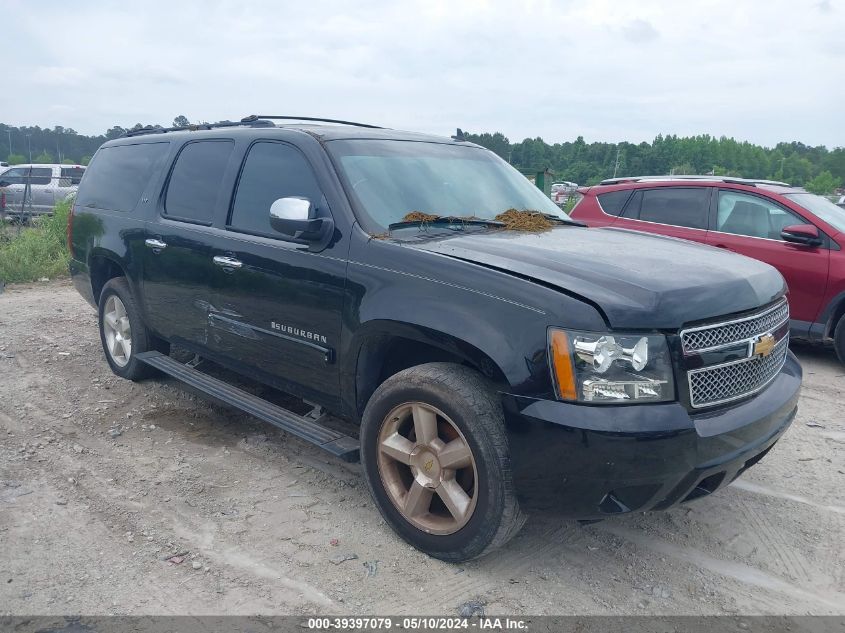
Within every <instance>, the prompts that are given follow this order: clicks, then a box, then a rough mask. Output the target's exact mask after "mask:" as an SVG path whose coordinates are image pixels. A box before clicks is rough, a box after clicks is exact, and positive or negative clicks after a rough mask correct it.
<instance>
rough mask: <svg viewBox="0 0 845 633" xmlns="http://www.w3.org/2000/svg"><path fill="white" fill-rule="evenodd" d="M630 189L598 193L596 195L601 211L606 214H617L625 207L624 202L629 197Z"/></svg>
mask: <svg viewBox="0 0 845 633" xmlns="http://www.w3.org/2000/svg"><path fill="white" fill-rule="evenodd" d="M631 193H632V190H631V189H623V190H622V191H608V192H607V193H600V194H599V195H597V196H596V197H597V198H598V200H599V206H601V209H602V211H604V212H605V213H607V214H608V215H619V214H621V213H622V209H624V208H625V203H626V202H628V198H630V197H631Z"/></svg>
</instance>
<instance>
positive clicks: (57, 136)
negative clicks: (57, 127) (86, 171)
mask: <svg viewBox="0 0 845 633" xmlns="http://www.w3.org/2000/svg"><path fill="white" fill-rule="evenodd" d="M59 134H60V132H59V133H56V156H58V158H59V160H58V161H57V162H59V163H61V162H62V150H60V149H59Z"/></svg>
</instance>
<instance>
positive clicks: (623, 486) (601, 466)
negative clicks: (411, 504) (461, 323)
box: [504, 352, 801, 519]
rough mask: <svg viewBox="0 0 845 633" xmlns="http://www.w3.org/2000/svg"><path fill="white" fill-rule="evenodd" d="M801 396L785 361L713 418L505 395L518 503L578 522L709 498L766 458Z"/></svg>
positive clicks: (669, 408) (796, 372) (791, 359)
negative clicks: (767, 379)
mask: <svg viewBox="0 0 845 633" xmlns="http://www.w3.org/2000/svg"><path fill="white" fill-rule="evenodd" d="M800 391H801V366H800V365H799V364H798V360H797V359H796V358H795V356H794V355H793V354H792V352H789V353H788V355H787V359H786V362H785V364H784V366H783V369H781V371H780V373H779V374H778V375H777V377H776V378H775V379H774V380H773V381H772V382H771V384H769V386H768V387H766V388H765V389H764V390H763V391H761V392H759V393H758V394H756V395H755V396H753V397H751V398H749V399H748V400H745V401H742V402H740V403H738V404H734V405H732V406H725V407H722V408H719V409H717V410H714V411H704V412H692V413H691V412H690V411H688V410H687V409H685V408H684V407H683V406H682V405H680V404H679V403H677V402H673V403H666V404H652V405H628V406H612V405H596V406H586V405H581V404H570V403H565V402H556V401H551V400H537V399H533V398H525V397H521V396H514V395H506V396H505V397H504V405H505V416H506V420H507V427H508V435H509V443H510V451H511V461H512V468H513V472H514V480H515V483H516V486H517V493H518V495H519V497H520V500H521V502H522V503H523V505H525V506H527V507H528V508H532V507H533V508H537V509H542V510H543V511H545V512H553V513H555V514H559V515H561V516H565V517H570V518H578V519H599V518H605V517H607V516H609V515H613V514H620V513H624V512H632V511H646V510H663V509H666V508H669V507H671V506H673V505H675V504H677V503H681V502H684V501H689V500H691V499H695V498H697V497H701V496H704V495H707V494H710V493H711V492H714V491H715V490H717V489H719V488H720V487H722V486H725V485H727V484H729V483H730V482H731V481H733V480H734V479H736V477H738V476H739V475H740V474H741V473H742V472H744V471H745V470H746V469H747V468H749V467H750V466H752V465H754V464H755V463H756V462H757V461H759V460H760V459H761V458H762V457H763V456H764V455H765V454H766V453H767V452H768V451H769V450H770V449H771V448H772V446H773V445H774V444H775V442H777V440H778V439H779V438H780V436H781V435H782V434H783V433H784V432H785V431H786V429H787V428H788V427H789V425H790V423H791V422H792V420H793V418H794V417H795V414H796V412H797V410H798V396H799V394H800Z"/></svg>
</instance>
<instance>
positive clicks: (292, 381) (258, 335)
mask: <svg viewBox="0 0 845 633" xmlns="http://www.w3.org/2000/svg"><path fill="white" fill-rule="evenodd" d="M289 196H298V197H303V198H307V199H308V200H310V201H311V202H312V203H313V204H314V205H315V206H316V207H317V211H318V214H325V215H328V214H329V213H330V210H329V208H328V204H327V202H326V200H325V197H324V196H323V194H322V191H321V189H320V186H319V184H318V182H317V179H316V177H315V174H314V171H313V170H312V168H311V166H310V164H309V163H308V161H307V159H306V158H305V156H304V155H303V154H302V153H301V152H300V151H299V150H298V149H297V148H296V147H294V146H293V145H290V144H288V143H284V142H277V141H269V140H268V141H258V142H256V143H253V145H252V146H251V147H250V148H249V150H248V153H247V156H246V160H245V162H244V165H243V168H242V170H241V175H240V178H239V181H238V183H237V185H236V189H235V195H234V200H233V202H232V208H231V212H230V216H229V218H228V222H227V231H228V235H229V237H228V239H227V240H226V241H227V243H226V245H225V246H224V247H222V248H219V249H217V250H216V251H215V252H214V256H215V257H214V258H215V260H216V262H217V264H216V267H217V275H216V282H215V283H216V285H217V288H218V290H217V292H216V293H215V296H214V299H213V301H212V303H213V311H212V313H211V314H210V315H209V323H210V328H211V329H210V339H211V340H212V341H213V345H214V349H215V351H216V352H217V353H218V354H219V355H220V356H222V357H225V358H226V359H227V360H231V361H234V362H235V363H236V364H238V365H239V366H240V368H241V370H242V371H245V372H246V373H252V374H254V375H256V374H257V377H258V378H259V379H262V380H263V381H265V382H268V383H269V384H272V385H274V386H276V387H278V388H280V389H282V390H284V391H287V392H290V393H293V394H295V395H298V396H300V397H302V398H305V399H307V400H312V401H314V402H318V403H320V404H323V405H324V406H329V407H331V406H333V405H337V404H338V393H339V372H338V364H337V362H336V358H335V355H336V350H337V349H338V348H339V346H340V330H341V327H340V326H341V312H342V308H343V294H344V286H345V280H346V253H345V252H343V253H341V252H337V251H338V250H340V247H339V246H331V245H330V246H329V247H328V248H326V249H325V250H323V251H322V252H320V253H313V252H309V251H308V249H307V247H303V246H302V245H300V244H296V243H294V242H292V241H290V240H289V238H287V237H286V236H284V235H282V234H280V233H277V232H275V231H274V230H273V229H272V228H271V227H270V205H271V204H272V203H273V201H274V200H277V199H278V198H284V197H289Z"/></svg>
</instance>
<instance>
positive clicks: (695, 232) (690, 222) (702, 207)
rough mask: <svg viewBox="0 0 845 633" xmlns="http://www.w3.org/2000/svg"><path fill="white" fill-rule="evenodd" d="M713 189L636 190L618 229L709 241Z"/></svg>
mask: <svg viewBox="0 0 845 633" xmlns="http://www.w3.org/2000/svg"><path fill="white" fill-rule="evenodd" d="M712 194H713V188H712V187H674V186H672V187H655V188H653V189H636V190H635V191H634V194H633V195H632V196H631V198H630V199H629V200H628V202H627V204H626V205H625V209H624V210H623V212H622V215H620V216H619V219H618V220H616V222H614V223H613V226H614V227H620V228H628V229H635V230H637V231H645V232H647V233H659V234H661V235H669V236H671V237H680V238H683V239H686V240H694V241H696V242H705V241H706V240H707V228H708V222H709V216H710V204H711V197H712Z"/></svg>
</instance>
